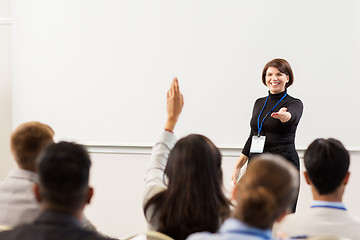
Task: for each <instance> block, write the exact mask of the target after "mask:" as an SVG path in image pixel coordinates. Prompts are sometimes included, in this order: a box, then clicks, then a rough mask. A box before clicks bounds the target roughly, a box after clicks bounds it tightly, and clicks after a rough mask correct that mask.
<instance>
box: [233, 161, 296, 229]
mask: <svg viewBox="0 0 360 240" xmlns="http://www.w3.org/2000/svg"><path fill="white" fill-rule="evenodd" d="M298 189H299V172H298V171H297V170H296V169H295V168H294V166H293V165H292V164H290V163H289V162H287V161H286V160H285V159H284V158H283V157H281V156H277V155H273V154H261V155H259V156H257V157H255V158H254V159H253V160H252V161H251V162H250V164H249V166H248V168H247V170H246V172H245V174H244V176H243V177H242V178H241V179H240V181H239V183H238V185H237V186H236V191H237V192H236V201H237V207H236V209H235V211H234V217H236V218H238V219H240V220H241V221H243V222H244V223H246V224H248V225H250V226H253V227H256V228H260V229H269V228H271V226H272V224H273V223H274V222H275V220H276V219H277V218H279V217H280V216H281V215H282V214H283V213H285V212H286V211H287V210H288V209H289V208H290V207H291V203H292V201H293V200H294V198H295V197H296V193H297V192H298Z"/></svg>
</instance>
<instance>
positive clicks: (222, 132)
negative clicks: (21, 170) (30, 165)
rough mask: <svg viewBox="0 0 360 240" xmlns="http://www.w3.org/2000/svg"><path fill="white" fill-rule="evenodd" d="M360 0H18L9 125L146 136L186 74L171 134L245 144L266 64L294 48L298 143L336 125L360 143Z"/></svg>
mask: <svg viewBox="0 0 360 240" xmlns="http://www.w3.org/2000/svg"><path fill="white" fill-rule="evenodd" d="M358 2H359V1H357V0H347V1H343V0H338V1H337V0H319V1H314V0H301V1H300V0H281V1H276V0H274V1H269V0H263V1H260V0H253V1H249V0H246V1H241V0H182V1H175V0H126V1H125V0H71V1H70V0H51V1H49V0H31V1H27V0H13V1H12V17H13V19H12V53H13V54H12V67H13V71H12V73H13V76H12V77H13V122H14V127H16V126H17V125H18V124H20V123H22V122H24V121H34V120H35V121H41V122H44V123H47V124H49V125H51V126H52V127H53V128H54V130H55V132H56V138H57V139H58V140H60V139H61V140H71V141H78V142H80V143H83V144H90V145H91V144H95V145H100V146H101V145H104V146H151V145H152V144H153V143H154V142H155V140H156V138H157V136H158V135H159V132H160V130H161V129H162V128H163V126H164V123H165V118H166V91H167V89H168V88H169V87H170V83H171V80H172V78H173V77H174V76H177V77H178V78H179V82H180V88H181V90H182V92H183V95H184V99H185V106H184V109H183V113H182V115H181V117H180V120H179V123H178V126H177V127H176V131H175V132H176V134H177V136H178V137H182V136H184V135H186V134H189V133H200V134H204V135H206V136H208V137H209V138H210V139H211V140H213V141H214V142H215V144H217V145H218V146H219V147H221V148H242V147H243V145H244V143H245V140H246V139H247V137H248V135H249V131H250V126H249V121H250V117H251V113H252V107H253V104H254V101H255V100H256V99H257V98H259V97H262V96H266V95H267V88H266V87H265V86H264V85H263V84H262V83H261V72H262V68H263V66H264V65H265V64H266V63H267V62H268V61H269V60H271V59H273V58H278V57H280V58H285V59H287V60H288V61H289V62H290V64H291V66H292V68H293V71H294V75H295V82H294V85H293V86H291V87H290V88H289V89H288V93H289V94H290V95H292V96H294V97H297V98H300V99H301V100H302V101H303V103H304V114H303V118H302V120H301V122H300V125H299V127H298V132H297V137H296V145H297V148H305V147H306V146H307V145H308V144H309V143H310V142H311V141H312V140H313V139H315V138H318V137H324V138H328V137H335V138H338V139H340V140H341V141H343V143H344V144H345V145H346V146H347V147H348V148H350V149H360V107H359V103H360V100H359V95H360V92H359V89H360V71H359V70H360V14H359V12H360V4H359V3H358Z"/></svg>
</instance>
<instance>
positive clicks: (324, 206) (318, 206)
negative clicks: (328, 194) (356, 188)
mask: <svg viewBox="0 0 360 240" xmlns="http://www.w3.org/2000/svg"><path fill="white" fill-rule="evenodd" d="M311 208H334V209H340V210H344V211H347V209H346V208H345V207H337V206H331V205H313V206H311Z"/></svg>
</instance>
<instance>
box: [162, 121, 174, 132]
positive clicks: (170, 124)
mask: <svg viewBox="0 0 360 240" xmlns="http://www.w3.org/2000/svg"><path fill="white" fill-rule="evenodd" d="M176 122H177V121H176V120H174V119H167V120H166V123H165V127H164V129H165V130H166V131H169V132H174V129H175V125H176Z"/></svg>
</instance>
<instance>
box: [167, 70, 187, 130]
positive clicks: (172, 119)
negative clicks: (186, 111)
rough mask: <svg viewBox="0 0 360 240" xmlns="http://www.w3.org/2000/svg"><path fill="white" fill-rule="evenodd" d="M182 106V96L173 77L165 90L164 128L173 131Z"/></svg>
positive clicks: (176, 80)
mask: <svg viewBox="0 0 360 240" xmlns="http://www.w3.org/2000/svg"><path fill="white" fill-rule="evenodd" d="M183 106H184V98H183V95H182V94H181V92H180V89H179V82H178V79H177V78H176V77H174V79H173V81H172V83H171V87H170V89H169V91H168V92H167V120H166V124H165V129H166V130H170V131H173V130H174V128H175V125H176V122H177V120H178V118H179V115H180V113H181V110H182V108H183Z"/></svg>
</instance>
